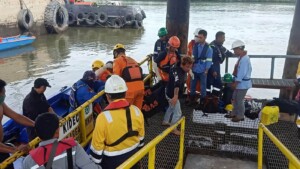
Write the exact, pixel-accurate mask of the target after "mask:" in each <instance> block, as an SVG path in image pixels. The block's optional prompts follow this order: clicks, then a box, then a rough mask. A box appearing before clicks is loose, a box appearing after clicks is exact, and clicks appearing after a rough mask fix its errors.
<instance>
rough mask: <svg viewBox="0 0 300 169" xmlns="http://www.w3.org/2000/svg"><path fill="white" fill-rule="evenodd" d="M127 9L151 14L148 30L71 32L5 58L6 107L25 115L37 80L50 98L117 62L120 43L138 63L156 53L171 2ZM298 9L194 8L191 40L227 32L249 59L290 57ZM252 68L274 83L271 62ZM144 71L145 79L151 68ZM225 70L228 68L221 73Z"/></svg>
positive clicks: (270, 93)
mask: <svg viewBox="0 0 300 169" xmlns="http://www.w3.org/2000/svg"><path fill="white" fill-rule="evenodd" d="M123 4H126V5H134V6H140V7H141V8H142V9H143V10H144V11H145V12H146V15H147V18H146V19H145V20H144V23H143V24H144V28H143V29H109V28H85V27H70V28H69V29H68V30H67V32H65V33H63V34H60V35H43V36H39V37H37V40H36V42H35V43H34V44H33V45H32V46H27V47H23V48H20V49H16V50H11V51H7V52H0V78H1V79H3V80H5V81H6V82H8V85H7V87H6V92H7V93H6V95H7V97H6V103H7V104H8V105H9V106H10V107H12V108H13V109H14V110H15V111H17V112H21V111H22V103H23V99H24V97H25V96H26V95H27V93H29V92H30V90H31V87H32V86H33V82H34V80H35V79H36V78H38V77H43V78H46V79H48V81H49V82H50V84H51V85H52V88H48V89H47V91H46V93H45V94H46V97H49V96H51V95H53V94H55V93H56V92H58V91H59V90H60V89H61V88H62V87H64V86H70V85H72V84H73V83H75V82H76V81H77V80H79V79H80V78H81V77H82V75H83V73H84V71H86V70H90V69H91V64H92V62H93V61H94V60H95V59H100V60H103V61H104V62H106V61H110V60H112V59H113V55H112V48H113V46H114V45H115V44H116V43H123V44H124V45H125V46H126V52H127V55H129V56H132V57H133V58H135V59H136V60H137V61H140V60H142V59H143V58H144V57H145V56H146V55H147V54H150V53H152V52H153V48H154V43H155V41H156V40H157V38H158V37H157V31H158V29H159V28H160V27H164V26H165V23H166V8H167V6H166V5H167V4H166V2H158V1H124V2H123ZM294 8H295V4H293V3H291V4H290V3H287V4H285V3H284V4H283V3H278V4H277V3H209V2H192V3H191V7H190V21H189V22H190V26H189V40H191V39H192V38H193V35H192V33H193V31H194V30H195V28H198V27H200V28H203V29H205V30H207V32H208V37H207V42H211V41H212V40H214V36H215V33H216V32H217V31H224V32H225V33H226V41H225V43H224V46H225V47H227V48H228V49H230V46H231V43H232V42H233V41H234V40H236V39H241V40H243V41H245V43H246V49H247V50H248V54H250V55H285V54H286V50H287V45H288V39H289V34H290V29H291V26H292V19H293V14H294ZM236 60H237V59H236V58H233V59H230V61H229V66H230V67H229V72H232V71H233V65H234V64H235V62H236ZM251 62H252V67H253V72H252V76H253V77H261V78H267V77H269V75H270V68H271V59H252V60H251ZM275 65H276V66H275V73H274V76H275V78H281V76H282V70H283V65H284V60H283V59H277V60H276V62H275ZM143 68H144V70H145V73H146V71H148V70H147V67H146V65H144V67H143ZM224 70H225V68H224V65H223V69H222V71H223V72H222V73H224ZM248 94H249V95H251V96H252V97H256V98H272V97H277V96H278V94H279V91H278V90H267V89H251V90H250V91H249V92H248ZM6 120H7V119H3V121H6Z"/></svg>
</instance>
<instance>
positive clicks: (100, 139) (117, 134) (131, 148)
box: [91, 75, 145, 169]
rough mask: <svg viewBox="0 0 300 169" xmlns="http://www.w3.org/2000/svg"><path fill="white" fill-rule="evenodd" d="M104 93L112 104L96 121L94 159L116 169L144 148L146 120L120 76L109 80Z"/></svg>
mask: <svg viewBox="0 0 300 169" xmlns="http://www.w3.org/2000/svg"><path fill="white" fill-rule="evenodd" d="M104 90H105V93H106V98H107V100H108V101H109V105H108V106H107V107H106V108H105V110H104V111H103V112H102V113H101V114H99V115H98V117H97V119H96V125H95V130H94V131H93V137H92V143H91V157H92V160H93V161H94V162H95V163H96V164H99V165H101V166H102V167H103V168H105V169H115V168H117V167H118V166H119V165H120V164H122V163H123V162H124V161H126V160H127V159H128V158H130V157H131V156H132V155H133V154H135V153H136V152H137V151H138V150H139V148H141V147H142V146H143V145H144V135H145V128H144V117H143V113H142V112H141V110H140V109H139V108H138V107H137V106H134V105H131V104H130V103H129V102H128V101H127V100H126V99H125V95H126V91H127V86H126V83H125V81H124V80H123V79H122V78H121V77H120V76H118V75H112V76H111V77H109V78H108V80H107V81H106V83H105V89H104ZM132 168H137V166H135V167H132Z"/></svg>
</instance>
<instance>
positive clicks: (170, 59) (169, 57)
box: [158, 52, 178, 72]
mask: <svg viewBox="0 0 300 169" xmlns="http://www.w3.org/2000/svg"><path fill="white" fill-rule="evenodd" d="M177 61H178V59H177V54H176V52H172V53H170V52H166V57H165V58H164V59H163V60H162V61H160V62H159V64H158V67H159V68H160V69H162V70H166V69H168V70H169V69H170V68H171V66H173V65H174V64H175V63H177ZM166 72H169V71H166Z"/></svg>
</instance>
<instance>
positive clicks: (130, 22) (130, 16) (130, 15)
mask: <svg viewBox="0 0 300 169" xmlns="http://www.w3.org/2000/svg"><path fill="white" fill-rule="evenodd" d="M133 20H134V16H133V15H132V14H127V15H126V16H125V22H126V24H128V25H130V24H132V21H133Z"/></svg>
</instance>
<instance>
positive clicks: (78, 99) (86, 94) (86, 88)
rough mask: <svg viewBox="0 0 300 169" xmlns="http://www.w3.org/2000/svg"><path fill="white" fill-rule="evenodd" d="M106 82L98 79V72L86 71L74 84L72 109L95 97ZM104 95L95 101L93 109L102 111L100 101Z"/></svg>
mask: <svg viewBox="0 0 300 169" xmlns="http://www.w3.org/2000/svg"><path fill="white" fill-rule="evenodd" d="M103 88H104V82H102V81H99V80H97V79H96V74H95V73H94V72H93V71H90V70H88V71H85V72H84V74H83V76H82V78H81V79H80V80H78V81H77V82H76V83H75V84H73V86H72V88H71V90H72V91H71V94H70V97H69V103H70V109H69V112H72V111H74V110H75V109H76V108H77V107H79V106H80V105H82V104H83V103H85V102H86V101H88V100H90V99H91V98H92V97H94V96H95V95H96V94H97V93H98V92H100V91H101V90H103ZM101 99H102V97H100V98H98V99H97V100H95V101H94V102H93V110H94V112H96V113H98V114H99V113H100V112H101V106H100V104H99V103H100V101H101Z"/></svg>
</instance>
